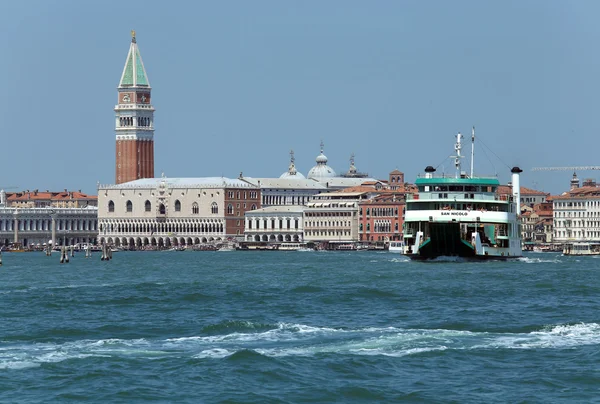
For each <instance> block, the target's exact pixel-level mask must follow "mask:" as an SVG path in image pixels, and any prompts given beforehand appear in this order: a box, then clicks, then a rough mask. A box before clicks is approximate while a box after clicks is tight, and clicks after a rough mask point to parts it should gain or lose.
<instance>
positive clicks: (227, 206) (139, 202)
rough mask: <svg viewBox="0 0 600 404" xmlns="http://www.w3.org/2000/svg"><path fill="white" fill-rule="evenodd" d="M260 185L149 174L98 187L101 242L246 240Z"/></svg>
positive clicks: (158, 245) (166, 243)
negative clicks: (248, 215) (248, 216)
mask: <svg viewBox="0 0 600 404" xmlns="http://www.w3.org/2000/svg"><path fill="white" fill-rule="evenodd" d="M260 201H261V195H260V188H258V187H254V186H252V185H250V184H248V183H246V182H244V181H241V180H238V179H229V178H224V177H203V178H165V177H163V178H147V179H140V180H136V181H131V182H128V183H125V184H117V185H102V186H100V187H99V189H98V228H99V233H100V234H99V237H98V239H99V241H100V242H101V243H108V244H111V245H116V246H125V247H127V248H130V249H139V248H146V247H149V246H150V247H156V248H163V247H169V246H188V245H194V244H201V243H208V242H215V241H223V240H226V239H230V238H236V239H243V237H244V224H245V223H244V216H245V213H246V212H247V211H251V210H256V209H260V207H261V205H260Z"/></svg>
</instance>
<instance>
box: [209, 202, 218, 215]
mask: <svg viewBox="0 0 600 404" xmlns="http://www.w3.org/2000/svg"><path fill="white" fill-rule="evenodd" d="M210 212H211V213H213V214H217V213H219V207H218V206H217V203H216V202H213V203H212V204H211V205H210Z"/></svg>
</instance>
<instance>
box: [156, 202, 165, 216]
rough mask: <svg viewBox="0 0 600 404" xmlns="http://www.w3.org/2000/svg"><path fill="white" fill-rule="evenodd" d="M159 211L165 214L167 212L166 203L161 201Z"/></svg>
mask: <svg viewBox="0 0 600 404" xmlns="http://www.w3.org/2000/svg"><path fill="white" fill-rule="evenodd" d="M158 211H159V213H160V214H161V215H164V214H166V213H167V208H165V205H164V204H162V203H161V204H160V206H159V207H158Z"/></svg>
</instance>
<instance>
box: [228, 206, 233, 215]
mask: <svg viewBox="0 0 600 404" xmlns="http://www.w3.org/2000/svg"><path fill="white" fill-rule="evenodd" d="M227 213H228V214H230V215H233V205H232V204H229V205H227Z"/></svg>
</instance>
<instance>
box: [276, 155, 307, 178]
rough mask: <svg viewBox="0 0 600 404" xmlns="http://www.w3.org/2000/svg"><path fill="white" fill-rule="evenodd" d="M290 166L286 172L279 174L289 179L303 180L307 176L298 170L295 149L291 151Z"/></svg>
mask: <svg viewBox="0 0 600 404" xmlns="http://www.w3.org/2000/svg"><path fill="white" fill-rule="evenodd" d="M290 156H291V158H290V167H289V168H288V170H287V171H286V172H284V173H283V174H281V175H280V176H279V178H287V179H299V180H303V179H305V178H306V177H305V176H304V175H302V173H299V172H298V171H297V170H296V164H295V163H294V162H295V159H294V151H293V150H292V151H290Z"/></svg>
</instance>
